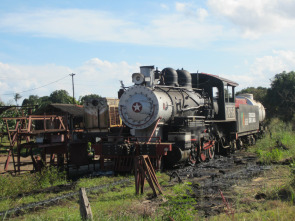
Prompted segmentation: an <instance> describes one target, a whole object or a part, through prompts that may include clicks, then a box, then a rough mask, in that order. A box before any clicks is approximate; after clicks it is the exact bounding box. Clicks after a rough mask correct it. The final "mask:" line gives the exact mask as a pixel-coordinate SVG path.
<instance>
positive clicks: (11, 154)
mask: <svg viewBox="0 0 295 221" xmlns="http://www.w3.org/2000/svg"><path fill="white" fill-rule="evenodd" d="M4 120H5V123H6V129H7V134H8V139H9V143H10V148H9V152H8V156H7V159H6V164H5V167H4V170H5V171H7V168H8V165H9V161H10V156H12V160H13V168H14V172H15V173H16V168H15V161H14V152H13V146H14V145H12V139H11V133H10V130H9V126H8V122H7V120H6V119H4Z"/></svg>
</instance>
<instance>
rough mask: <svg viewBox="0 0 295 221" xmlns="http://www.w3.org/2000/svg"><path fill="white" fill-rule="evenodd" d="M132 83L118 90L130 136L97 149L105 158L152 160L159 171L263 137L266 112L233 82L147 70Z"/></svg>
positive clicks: (251, 142)
mask: <svg viewBox="0 0 295 221" xmlns="http://www.w3.org/2000/svg"><path fill="white" fill-rule="evenodd" d="M132 82H133V83H134V85H133V86H131V87H129V88H125V87H123V88H122V89H121V90H120V91H119V99H120V100H119V105H118V112H119V115H120V118H121V120H122V121H123V123H124V125H125V126H127V127H128V128H129V129H130V136H129V137H128V138H126V137H124V136H123V138H122V136H120V137H121V138H120V139H119V140H118V139H116V140H115V142H114V140H109V142H106V143H104V144H101V145H98V146H99V151H98V152H99V153H100V154H101V156H103V157H105V158H109V159H110V158H113V159H114V158H116V159H117V157H118V156H121V158H120V159H122V157H124V156H125V157H126V158H128V159H129V158H130V159H131V157H132V156H134V155H149V156H150V158H152V159H154V161H155V166H156V168H157V169H158V168H160V167H161V166H162V165H163V164H164V166H166V167H171V166H173V165H175V164H177V163H179V162H184V161H185V162H190V163H192V164H195V163H196V162H198V161H199V162H200V161H201V162H202V161H206V160H210V159H212V158H213V157H214V155H215V153H221V152H227V151H233V150H235V149H238V148H241V147H242V146H243V145H245V144H246V145H251V144H254V143H255V139H257V137H259V136H260V135H261V133H262V132H263V130H262V129H263V128H262V125H261V122H262V121H263V120H264V118H265V109H264V107H263V106H262V104H260V103H259V102H256V101H254V100H253V96H251V95H250V94H246V95H240V96H239V97H236V96H235V87H236V86H238V84H237V83H235V82H233V81H230V80H227V79H225V78H221V77H219V76H216V75H211V74H205V73H189V72H188V71H186V70H183V69H181V70H174V69H172V68H164V69H163V70H162V71H159V70H157V69H156V70H155V69H154V66H142V67H140V73H134V74H133V75H132ZM117 137H118V136H117ZM98 146H96V147H97V148H98ZM117 164H118V162H117Z"/></svg>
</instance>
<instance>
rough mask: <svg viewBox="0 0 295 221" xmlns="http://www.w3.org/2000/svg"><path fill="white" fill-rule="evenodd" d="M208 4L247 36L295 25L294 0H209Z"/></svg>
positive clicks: (253, 36) (214, 11)
mask: <svg viewBox="0 0 295 221" xmlns="http://www.w3.org/2000/svg"><path fill="white" fill-rule="evenodd" d="M208 6H209V8H210V9H211V10H212V12H213V14H217V15H219V16H222V17H225V18H226V19H228V20H229V21H230V22H232V23H233V24H235V25H237V26H238V27H240V28H241V30H242V31H243V36H244V37H247V38H258V37H259V36H260V35H262V34H264V33H273V32H279V31H281V30H284V29H286V28H287V29H291V28H294V27H295V15H294V10H295V2H294V1H293V0H255V1H249V0H208Z"/></svg>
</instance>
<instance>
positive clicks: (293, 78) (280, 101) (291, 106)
mask: <svg viewBox="0 0 295 221" xmlns="http://www.w3.org/2000/svg"><path fill="white" fill-rule="evenodd" d="M266 108H267V109H268V112H269V113H270V114H271V116H273V117H280V118H282V119H283V120H286V121H288V120H291V119H292V118H293V117H294V114H295V72H294V71H291V72H289V73H287V72H286V71H284V72H282V73H280V74H276V75H275V77H274V80H273V81H272V83H271V88H270V89H269V90H268V91H267V97H266Z"/></svg>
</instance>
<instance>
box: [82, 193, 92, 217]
mask: <svg viewBox="0 0 295 221" xmlns="http://www.w3.org/2000/svg"><path fill="white" fill-rule="evenodd" d="M79 204H80V214H81V217H82V219H83V220H93V216H92V211H91V207H90V203H89V200H88V197H87V195H86V190H85V188H80V193H79Z"/></svg>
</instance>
